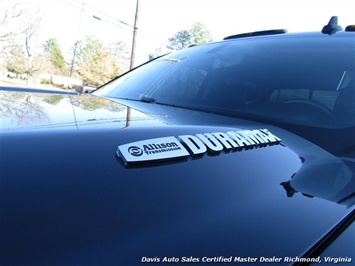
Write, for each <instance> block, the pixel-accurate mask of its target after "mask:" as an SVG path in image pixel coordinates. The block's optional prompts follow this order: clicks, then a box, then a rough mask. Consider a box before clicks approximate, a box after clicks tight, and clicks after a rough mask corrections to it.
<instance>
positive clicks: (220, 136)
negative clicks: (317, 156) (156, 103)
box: [117, 129, 281, 165]
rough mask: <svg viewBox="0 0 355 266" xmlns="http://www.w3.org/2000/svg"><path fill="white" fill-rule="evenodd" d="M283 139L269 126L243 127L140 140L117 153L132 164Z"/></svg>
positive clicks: (263, 145) (240, 148)
mask: <svg viewBox="0 0 355 266" xmlns="http://www.w3.org/2000/svg"><path fill="white" fill-rule="evenodd" d="M280 142H281V139H280V138H278V137H277V136H275V135H273V134H272V133H270V132H269V131H268V130H267V129H255V130H239V131H228V132H214V133H203V134H196V135H180V136H178V137H173V136H171V137H163V138H156V139H148V140H142V141H137V142H133V143H128V144H124V145H121V146H119V147H118V150H117V155H118V156H119V157H120V158H122V160H123V161H124V163H125V164H126V165H130V164H135V163H146V162H156V161H163V160H171V159H184V158H186V157H188V156H192V157H196V156H202V155H203V154H205V153H210V154H211V153H214V154H216V153H217V154H218V153H220V152H221V151H229V150H243V149H252V148H256V147H266V146H271V145H275V144H279V143H280Z"/></svg>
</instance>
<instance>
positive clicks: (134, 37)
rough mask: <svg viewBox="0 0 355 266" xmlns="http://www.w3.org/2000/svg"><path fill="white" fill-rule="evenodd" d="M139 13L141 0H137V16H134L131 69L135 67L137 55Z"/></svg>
mask: <svg viewBox="0 0 355 266" xmlns="http://www.w3.org/2000/svg"><path fill="white" fill-rule="evenodd" d="M138 13H139V0H137V5H136V16H135V18H134V28H133V40H132V52H131V63H130V66H129V69H132V68H133V67H134V58H135V56H136V43H137V29H138V28H137V26H138Z"/></svg>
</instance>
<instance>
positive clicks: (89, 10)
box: [35, 0, 355, 63]
mask: <svg viewBox="0 0 355 266" xmlns="http://www.w3.org/2000/svg"><path fill="white" fill-rule="evenodd" d="M139 1H140V13H139V20H138V29H139V35H138V40H137V50H138V54H137V63H142V62H144V61H146V60H147V59H148V54H149V53H150V52H153V51H154V50H155V49H156V48H159V47H165V45H166V43H167V39H168V38H169V37H172V36H173V35H174V34H175V33H176V32H177V31H179V30H183V29H190V28H191V26H192V25H193V23H195V22H197V21H198V22H201V23H202V24H204V25H205V26H206V27H207V28H208V29H209V30H210V32H211V33H212V35H213V36H214V39H215V40H216V41H218V40H222V39H223V37H225V36H228V35H233V34H237V33H243V32H249V31H257V30H266V29H279V28H284V29H286V30H288V31H289V32H299V31H320V30H321V29H322V27H323V26H324V25H325V24H326V23H327V22H328V21H329V19H330V17H331V16H333V15H336V16H338V17H339V24H340V25H341V26H343V27H344V28H345V26H347V25H349V24H355V0H139ZM35 2H36V3H37V4H38V3H40V4H41V10H42V11H43V12H45V14H46V15H45V17H44V20H43V27H42V32H41V34H42V38H43V39H48V38H57V39H58V41H59V43H60V44H61V46H62V49H63V53H65V52H66V50H67V49H68V48H69V47H70V46H71V45H72V44H73V43H74V42H75V41H76V40H77V39H80V38H82V37H83V36H85V35H89V34H91V35H97V36H98V37H99V38H101V39H102V40H104V41H105V42H117V41H125V42H126V43H127V45H130V44H131V42H132V31H133V25H134V16H135V9H136V3H137V0H81V1H80V0H77V1H76V0H60V1H55V0H51V1H39V0H37V1H35ZM94 16H95V17H96V19H95V18H94Z"/></svg>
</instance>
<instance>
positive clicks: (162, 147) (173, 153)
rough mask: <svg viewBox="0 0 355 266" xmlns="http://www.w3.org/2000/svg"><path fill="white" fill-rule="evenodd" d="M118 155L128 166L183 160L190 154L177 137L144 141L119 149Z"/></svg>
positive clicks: (125, 145) (122, 146)
mask: <svg viewBox="0 0 355 266" xmlns="http://www.w3.org/2000/svg"><path fill="white" fill-rule="evenodd" d="M117 155H118V156H119V157H120V158H122V159H123V161H124V162H125V164H126V165H129V164H136V163H140V162H142V163H146V162H154V161H161V160H169V159H182V158H186V157H187V156H189V152H188V151H187V150H186V149H185V147H184V146H183V145H182V144H181V142H180V141H178V140H177V139H176V138H175V137H164V138H156V139H149V140H142V141H137V142H132V143H128V144H124V145H121V146H119V147H118V150H117Z"/></svg>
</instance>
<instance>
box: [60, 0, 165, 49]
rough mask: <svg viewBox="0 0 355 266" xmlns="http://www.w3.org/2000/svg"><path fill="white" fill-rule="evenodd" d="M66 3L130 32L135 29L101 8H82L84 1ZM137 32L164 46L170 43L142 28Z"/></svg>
mask: <svg viewBox="0 0 355 266" xmlns="http://www.w3.org/2000/svg"><path fill="white" fill-rule="evenodd" d="M65 3H66V4H68V5H70V6H72V7H74V8H76V9H78V10H80V11H82V12H85V13H91V14H90V15H91V16H92V17H93V18H94V19H97V20H99V21H102V22H105V23H108V24H110V25H113V26H115V27H118V28H121V29H124V30H127V31H130V32H131V30H132V29H133V30H134V29H135V26H133V25H131V24H129V23H127V22H124V21H122V20H120V19H116V18H114V17H112V16H110V15H108V14H107V13H105V12H103V11H101V10H99V9H96V8H94V7H91V6H88V5H85V6H84V9H83V10H82V8H83V5H82V3H79V2H77V1H71V2H69V1H65ZM96 14H99V16H98V15H96ZM127 27H128V28H130V29H127ZM136 32H137V34H139V35H141V36H143V37H145V38H147V39H150V40H151V41H154V42H156V43H159V44H161V45H164V46H166V45H168V44H167V42H166V41H163V40H160V39H158V38H156V37H153V35H152V34H151V33H148V32H145V31H142V30H141V29H136Z"/></svg>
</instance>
